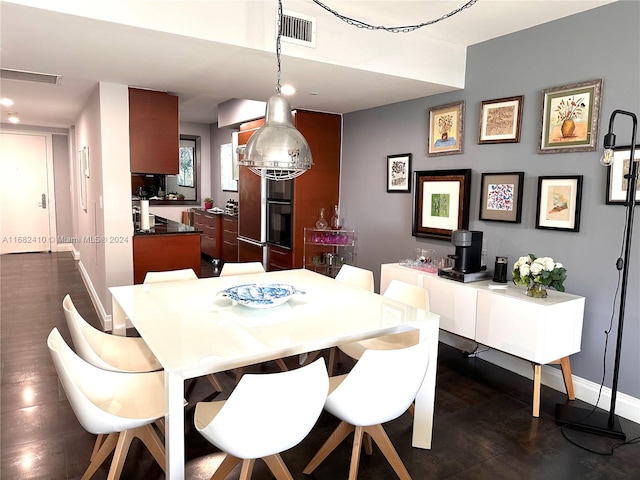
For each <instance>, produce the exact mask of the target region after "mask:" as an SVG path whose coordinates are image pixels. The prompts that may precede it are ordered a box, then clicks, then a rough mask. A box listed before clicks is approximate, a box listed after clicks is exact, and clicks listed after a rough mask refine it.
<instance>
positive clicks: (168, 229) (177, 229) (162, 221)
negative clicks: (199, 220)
mask: <svg viewBox="0 0 640 480" xmlns="http://www.w3.org/2000/svg"><path fill="white" fill-rule="evenodd" d="M179 233H202V230H198V229H197V228H195V227H192V226H191V225H185V224H184V223H180V222H175V221H173V220H169V219H168V218H164V217H159V216H157V215H156V224H155V225H154V226H152V227H151V228H150V229H149V230H140V226H139V224H138V223H136V224H135V229H134V231H133V235H134V236H137V235H141V236H148V235H172V234H179Z"/></svg>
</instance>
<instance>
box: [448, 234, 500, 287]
mask: <svg viewBox="0 0 640 480" xmlns="http://www.w3.org/2000/svg"><path fill="white" fill-rule="evenodd" d="M451 243H452V244H453V245H454V246H455V247H456V251H455V254H454V255H449V258H451V259H453V261H454V265H453V268H440V269H438V275H439V276H441V277H446V278H450V279H451V280H456V281H458V282H475V281H478V280H484V279H486V278H491V276H492V274H493V272H489V271H487V270H486V267H483V266H482V232H479V231H470V230H454V232H453V233H452V235H451Z"/></svg>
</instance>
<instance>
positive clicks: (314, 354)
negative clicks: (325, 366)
mask: <svg viewBox="0 0 640 480" xmlns="http://www.w3.org/2000/svg"><path fill="white" fill-rule="evenodd" d="M319 355H320V350H316V351H315V352H309V353H308V354H307V358H306V359H305V360H304V362H302V363H301V364H300V366H301V367H306V366H307V365H309V364H310V363H313V361H314V360H315V359H316V358H318V356H319Z"/></svg>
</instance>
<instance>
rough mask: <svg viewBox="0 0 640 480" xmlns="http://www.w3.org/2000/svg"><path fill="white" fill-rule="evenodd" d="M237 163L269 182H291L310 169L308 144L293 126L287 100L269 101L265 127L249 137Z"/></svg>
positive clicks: (279, 96) (276, 97)
mask: <svg viewBox="0 0 640 480" xmlns="http://www.w3.org/2000/svg"><path fill="white" fill-rule="evenodd" d="M238 163H239V164H240V165H244V166H246V167H249V169H250V170H251V171H253V172H254V173H256V174H258V175H260V176H262V177H266V178H268V179H271V180H287V179H291V178H294V177H297V176H298V175H301V174H303V173H304V172H306V171H307V170H309V169H310V168H311V164H312V162H311V151H310V150H309V144H308V143H307V141H306V140H305V138H304V136H303V135H302V134H301V133H300V132H299V131H298V130H296V128H295V127H294V126H293V119H292V117H291V105H290V104H289V101H288V100H287V99H286V98H284V97H282V96H281V95H273V96H271V98H269V101H268V102H267V110H266V115H265V123H264V125H262V127H260V128H259V129H258V130H257V131H256V133H254V134H253V135H252V136H251V138H250V139H249V141H248V142H247V146H246V147H245V150H244V158H243V159H242V160H240V161H239V162H238Z"/></svg>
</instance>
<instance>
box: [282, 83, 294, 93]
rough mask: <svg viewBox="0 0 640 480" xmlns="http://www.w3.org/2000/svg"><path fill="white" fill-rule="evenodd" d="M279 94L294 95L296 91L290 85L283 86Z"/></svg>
mask: <svg viewBox="0 0 640 480" xmlns="http://www.w3.org/2000/svg"><path fill="white" fill-rule="evenodd" d="M280 93H282V94H283V95H293V94H294V93H296V89H295V87H293V86H291V85H283V86H282V87H281V88H280Z"/></svg>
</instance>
